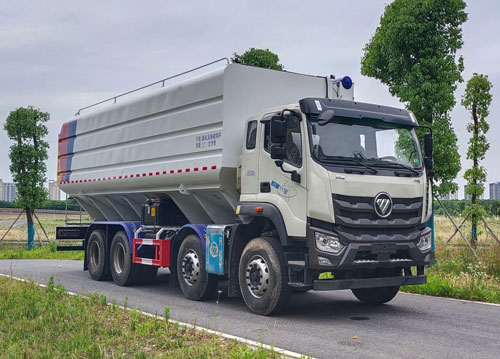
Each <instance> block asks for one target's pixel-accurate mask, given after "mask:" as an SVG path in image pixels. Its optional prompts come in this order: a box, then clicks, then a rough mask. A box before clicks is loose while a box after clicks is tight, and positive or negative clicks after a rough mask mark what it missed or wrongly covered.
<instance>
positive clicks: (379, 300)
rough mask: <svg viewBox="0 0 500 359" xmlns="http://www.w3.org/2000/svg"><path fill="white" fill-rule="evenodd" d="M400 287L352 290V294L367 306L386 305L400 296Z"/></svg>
mask: <svg viewBox="0 0 500 359" xmlns="http://www.w3.org/2000/svg"><path fill="white" fill-rule="evenodd" d="M398 291H399V287H378V288H360V289H352V293H353V294H354V295H355V296H356V298H358V299H359V300H360V301H361V302H363V303H366V304H373V305H378V304H384V303H387V302H389V301H391V300H392V298H394V297H395V296H396V294H398Z"/></svg>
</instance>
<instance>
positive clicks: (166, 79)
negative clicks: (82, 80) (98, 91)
mask: <svg viewBox="0 0 500 359" xmlns="http://www.w3.org/2000/svg"><path fill="white" fill-rule="evenodd" d="M223 60H226V63H227V65H229V59H228V58H227V57H222V58H220V59H218V60H215V61H212V62H209V63H207V64H204V65H201V66H198V67H195V68H193V69H190V70H187V71H184V72H181V73H179V74H177V75H173V76H170V77H166V78H164V79H162V80H159V81H156V82H153V83H150V84H148V85H144V86H141V87H139V88H136V89H135V90H132V91H128V92H124V93H122V94H119V95H116V96H113V97H110V98H108V99H106V100H102V101H99V102H97V103H94V104H92V105H89V106H85V107H82V108H81V109H79V110H78V111H77V112H76V113H75V116H79V115H80V111H82V110H86V109H89V108H91V107H94V106H97V105H100V104H103V103H105V102H108V101H111V100H113V101H114V102H113V103H116V99H117V98H118V97H122V96H125V95H129V94H131V93H133V92H137V91H140V90H143V89H145V88H147V87H150V86H154V85H157V84H159V83H161V84H162V85H161V87H164V86H165V81H168V80H171V79H174V78H176V77H179V76H182V75H185V74H188V73H190V72H193V71H196V70H199V69H202V68H204V67H207V66H210V65H213V64H215V63H217V62H220V61H223Z"/></svg>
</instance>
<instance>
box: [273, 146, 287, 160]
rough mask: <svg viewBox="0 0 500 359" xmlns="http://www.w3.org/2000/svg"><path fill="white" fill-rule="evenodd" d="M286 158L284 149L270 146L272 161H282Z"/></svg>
mask: <svg viewBox="0 0 500 359" xmlns="http://www.w3.org/2000/svg"><path fill="white" fill-rule="evenodd" d="M285 157H286V147H284V146H282V145H272V146H271V158H272V159H273V160H283V159H285Z"/></svg>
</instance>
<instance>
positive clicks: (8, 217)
mask: <svg viewBox="0 0 500 359" xmlns="http://www.w3.org/2000/svg"><path fill="white" fill-rule="evenodd" d="M16 217H17V215H14V214H0V238H1V237H3V235H4V234H5V232H6V231H7V229H8V228H9V227H10V225H11V224H12V223H13V222H14V220H15V219H16ZM72 217H75V216H74V215H73V216H72ZM38 218H39V219H40V222H41V223H42V226H43V227H44V229H45V231H46V232H47V235H48V237H49V241H48V242H47V241H46V240H45V235H44V234H43V231H42V230H41V229H40V228H39V226H38V223H37V222H36V220H35V228H36V229H37V231H38V234H39V235H40V237H41V238H42V239H43V240H44V241H43V243H44V245H43V246H41V245H40V242H39V241H38V237H37V236H36V235H35V250H32V251H28V250H27V249H26V245H25V244H24V243H26V242H27V229H26V224H25V217H24V216H21V217H20V219H19V220H20V221H24V222H18V225H16V226H15V227H13V228H12V229H11V230H10V231H9V233H8V234H7V236H6V237H5V239H4V240H3V241H2V242H0V259H75V260H82V259H83V257H84V253H83V251H67V252H58V251H57V250H56V247H57V245H56V242H55V235H56V227H58V226H64V219H65V218H64V215H63V214H57V215H52V214H38ZM68 219H69V220H72V221H75V220H78V221H79V217H78V218H68ZM83 220H88V218H83Z"/></svg>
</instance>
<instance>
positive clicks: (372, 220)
mask: <svg viewBox="0 0 500 359" xmlns="http://www.w3.org/2000/svg"><path fill="white" fill-rule="evenodd" d="M392 203H393V208H392V213H391V214H390V215H389V216H388V217H387V218H380V217H379V216H378V215H377V214H376V213H375V209H374V198H373V197H356V196H343V195H338V194H334V195H333V210H334V214H335V224H336V226H337V230H338V232H339V234H340V235H341V236H343V237H344V238H345V239H347V240H349V241H371V240H377V241H378V240H384V241H414V240H416V239H417V238H418V236H419V234H420V231H419V227H420V222H421V218H422V197H417V198H392Z"/></svg>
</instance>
